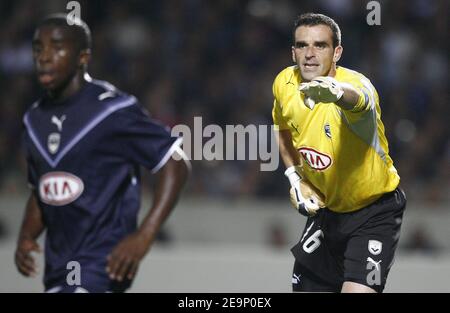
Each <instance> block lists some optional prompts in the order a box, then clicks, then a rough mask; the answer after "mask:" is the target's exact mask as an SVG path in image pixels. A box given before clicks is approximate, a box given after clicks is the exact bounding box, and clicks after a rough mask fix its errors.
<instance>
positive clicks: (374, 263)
mask: <svg viewBox="0 0 450 313" xmlns="http://www.w3.org/2000/svg"><path fill="white" fill-rule="evenodd" d="M381 261H382V260H380V261H378V262H375V261H374V260H373V259H372V258H371V257H368V258H367V262H370V263H372V264H373V265H375V268H376V269H377V271H379V270H380V263H381Z"/></svg>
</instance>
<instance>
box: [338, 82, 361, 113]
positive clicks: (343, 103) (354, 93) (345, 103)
mask: <svg viewBox="0 0 450 313" xmlns="http://www.w3.org/2000/svg"><path fill="white" fill-rule="evenodd" d="M341 87H342V90H343V91H344V94H343V95H342V98H341V99H339V100H338V101H337V102H336V104H337V105H338V106H340V107H341V108H342V109H344V110H351V109H353V108H354V107H355V106H356V105H357V104H358V101H359V100H360V97H361V94H360V93H359V92H358V90H356V88H355V87H353V86H352V85H350V84H346V83H341Z"/></svg>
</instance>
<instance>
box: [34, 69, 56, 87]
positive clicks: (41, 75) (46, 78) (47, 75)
mask: <svg viewBox="0 0 450 313" xmlns="http://www.w3.org/2000/svg"><path fill="white" fill-rule="evenodd" d="M54 78H55V75H54V74H53V73H52V72H50V71H40V72H38V79H39V82H40V83H41V84H43V85H48V84H50V83H51V82H52V81H53V80H54Z"/></svg>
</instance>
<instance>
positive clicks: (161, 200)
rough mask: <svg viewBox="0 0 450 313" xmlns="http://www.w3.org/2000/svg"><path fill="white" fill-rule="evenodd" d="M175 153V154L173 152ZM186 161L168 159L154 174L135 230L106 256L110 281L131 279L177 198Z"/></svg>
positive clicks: (183, 182) (186, 164) (181, 186)
mask: <svg viewBox="0 0 450 313" xmlns="http://www.w3.org/2000/svg"><path fill="white" fill-rule="evenodd" d="M175 153H177V152H175ZM188 164H189V163H188V161H185V159H182V160H180V161H176V160H175V159H174V158H170V159H169V160H168V161H167V163H166V164H165V165H164V166H163V167H162V168H161V169H160V170H159V172H158V173H157V175H158V177H157V182H156V185H155V191H154V200H153V205H152V207H151V209H150V211H149V213H148V214H147V216H146V217H145V218H144V221H143V222H142V223H141V225H140V227H139V229H138V230H137V231H136V232H134V233H132V234H130V235H128V236H127V237H125V238H124V239H122V240H121V241H120V242H119V243H118V244H117V245H116V247H115V248H114V249H113V251H112V252H111V253H110V254H109V255H108V256H107V260H108V264H107V267H106V271H107V272H108V273H109V276H110V278H111V279H113V280H118V281H122V280H123V279H124V278H125V277H127V278H128V279H133V278H134V276H135V275H136V272H137V269H138V266H139V263H140V261H141V260H142V258H143V257H144V256H145V254H146V253H147V252H148V250H150V248H151V245H152V243H153V241H154V240H155V238H156V234H157V233H158V231H159V229H160V227H161V225H162V224H163V223H164V221H165V220H166V218H167V216H168V215H169V214H170V212H171V211H172V209H173V208H174V207H175V204H176V202H177V200H178V197H179V195H180V192H181V189H182V188H183V186H184V184H185V182H186V178H187V176H188V172H189V170H188Z"/></svg>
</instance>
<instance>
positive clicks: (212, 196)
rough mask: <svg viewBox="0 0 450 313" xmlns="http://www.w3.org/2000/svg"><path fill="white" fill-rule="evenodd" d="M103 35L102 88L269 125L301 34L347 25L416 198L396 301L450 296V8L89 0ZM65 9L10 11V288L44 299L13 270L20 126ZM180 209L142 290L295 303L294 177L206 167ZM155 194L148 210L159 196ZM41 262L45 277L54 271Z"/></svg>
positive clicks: (5, 49)
mask: <svg viewBox="0 0 450 313" xmlns="http://www.w3.org/2000/svg"><path fill="white" fill-rule="evenodd" d="M79 2H80V4H81V15H82V18H83V19H85V20H86V21H87V23H88V24H89V25H90V27H91V30H92V33H93V60H92V63H91V66H90V73H91V75H92V76H93V77H95V78H99V79H104V80H108V81H110V82H111V83H113V84H115V85H116V86H118V87H119V88H120V89H123V90H125V91H128V92H130V93H133V94H135V95H136V96H137V97H138V98H139V99H140V100H141V102H142V103H143V105H144V106H145V107H146V108H147V109H148V110H149V111H150V113H151V114H152V115H153V116H154V117H155V118H157V119H160V120H162V121H163V122H165V123H166V124H168V125H170V126H174V125H177V124H180V123H181V124H187V125H191V124H192V121H193V117H194V116H201V117H202V118H203V125H207V124H217V125H220V126H225V125H227V124H243V125H249V124H254V125H270V124H271V107H272V94H271V85H272V81H273V79H274V77H275V75H276V74H277V73H278V72H279V71H280V70H281V69H282V68H284V67H286V66H288V65H290V64H291V58H290V44H291V27H292V23H293V20H294V18H295V16H296V15H297V14H299V13H303V12H308V11H314V12H321V13H325V14H327V15H330V16H331V17H333V18H334V19H335V20H336V21H337V22H338V23H339V25H340V26H341V30H342V40H343V46H344V54H343V58H342V59H341V61H340V64H341V65H343V66H345V67H349V68H352V69H355V70H357V71H360V72H362V73H364V74H365V75H366V76H367V77H369V78H370V79H371V81H372V82H373V84H374V85H375V86H376V88H377V90H378V92H379V94H380V99H381V100H380V102H381V107H382V118H383V121H384V125H385V127H386V133H387V136H388V139H389V143H390V153H391V156H392V157H393V159H394V162H395V166H396V167H397V169H398V170H399V173H400V175H401V178H402V183H401V184H402V186H403V188H404V189H405V190H406V193H407V196H408V208H407V213H406V215H405V222H404V227H403V233H402V238H401V241H400V250H399V253H398V258H397V263H396V264H395V265H394V269H393V272H392V274H391V280H390V281H389V282H388V286H387V291H419V292H420V291H425V292H426V291H447V292H448V291H450V287H449V286H448V284H446V281H445V277H449V276H450V241H449V240H448V239H449V238H450V231H449V228H448V224H450V210H449V204H450V196H449V192H448V191H449V174H450V162H449V160H450V144H449V143H450V142H449V136H448V134H449V124H448V116H449V115H450V114H449V108H448V107H449V106H448V79H449V75H448V68H449V62H448V55H449V49H448V25H449V21H448V12H449V3H448V1H445V0H412V1H378V2H379V3H380V4H381V9H382V11H381V25H380V26H368V25H367V23H366V15H367V14H368V12H369V11H368V10H367V9H366V4H367V3H368V1H364V0H319V1H312V0H311V1H288V0H281V1H271V0H252V1H227V0H222V1H201V0H184V1H174V0H169V1H127V2H124V1H79ZM66 3H67V2H66V1H56V0H55V1H50V0H45V1H33V0H29V1H26V0H18V1H9V0H7V1H1V3H0V291H1V292H10V291H19V292H24V291H38V292H39V291H41V285H40V278H36V279H31V280H26V279H24V278H22V277H21V276H20V275H19V274H18V273H16V271H15V268H14V264H13V253H14V248H15V240H16V236H17V233H18V229H19V226H20V219H21V217H22V214H23V209H24V205H25V199H26V197H27V189H26V178H25V163H24V161H23V156H22V153H21V149H20V135H21V131H22V124H21V117H22V114H23V113H24V111H25V110H26V109H27V108H28V106H29V105H30V104H31V103H32V102H33V101H34V100H35V99H36V98H37V97H38V96H39V95H40V94H41V91H40V90H39V88H38V86H37V83H36V81H35V79H34V76H33V64H32V59H31V37H32V34H33V30H34V27H35V25H36V24H37V22H38V21H39V20H40V19H41V18H42V17H44V16H45V15H46V14H48V13H54V12H64V11H66V12H67V10H65V6H66ZM193 169H194V171H193V174H192V176H191V178H190V180H189V183H188V186H187V188H186V190H185V192H184V196H183V199H182V201H181V202H180V203H179V205H178V207H177V208H176V210H175V211H174V213H173V214H172V216H171V217H170V219H169V220H168V222H167V224H166V226H165V227H164V230H163V232H162V233H161V235H160V237H159V240H158V242H157V244H156V245H155V247H154V249H152V251H151V252H150V254H149V255H148V256H147V258H146V259H145V262H144V263H143V264H142V266H141V270H140V273H139V277H138V280H137V281H136V284H135V286H134V288H133V289H132V290H131V291H149V292H157V291H163V292H164V291H168V292H170V291H181V292H188V291H192V292H198V291H206V292H207V291H212V292H216V291H223V292H227V291H229V292H235V291H243V292H252V291H255V292H259V291H268V292H285V291H286V292H288V291H289V290H290V285H289V284H290V272H291V267H292V265H291V263H292V261H293V258H292V256H291V255H290V252H289V248H290V246H292V245H293V244H294V243H295V242H296V240H297V239H298V236H299V231H300V230H301V227H302V225H303V223H304V220H303V218H302V217H300V216H298V215H296V213H295V212H294V211H293V210H291V209H290V205H289V201H288V199H287V188H288V185H287V181H286V179H285V178H284V177H283V175H282V169H281V167H280V170H279V171H277V172H260V171H259V170H258V169H259V161H220V162H219V161H214V162H211V161H194V162H193ZM145 178H146V182H147V183H146V186H144V193H145V202H144V205H143V211H145V210H146V209H147V207H148V203H149V201H150V199H151V194H150V192H148V190H151V183H152V179H151V177H145ZM40 263H41V267H42V261H41V262H40Z"/></svg>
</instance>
